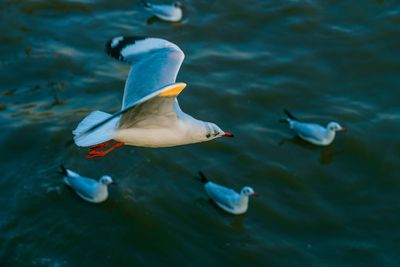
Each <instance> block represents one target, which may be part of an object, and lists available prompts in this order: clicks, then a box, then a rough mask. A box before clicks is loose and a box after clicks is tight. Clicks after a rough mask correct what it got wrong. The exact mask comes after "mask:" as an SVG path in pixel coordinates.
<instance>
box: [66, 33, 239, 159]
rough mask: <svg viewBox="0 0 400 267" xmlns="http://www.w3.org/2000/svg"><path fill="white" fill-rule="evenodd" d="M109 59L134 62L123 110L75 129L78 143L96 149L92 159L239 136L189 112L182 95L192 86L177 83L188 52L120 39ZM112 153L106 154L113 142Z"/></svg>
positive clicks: (95, 116) (92, 117) (110, 45)
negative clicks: (128, 149) (120, 150)
mask: <svg viewBox="0 0 400 267" xmlns="http://www.w3.org/2000/svg"><path fill="white" fill-rule="evenodd" d="M106 51H107V53H108V54H109V55H111V56H112V57H114V58H117V59H119V60H121V61H124V62H127V63H129V64H131V65H132V66H131V70H130V72H129V75H128V78H127V80H126V83H125V90H124V96H123V100H122V108H121V111H118V112H116V113H114V114H113V115H111V114H108V113H105V112H102V111H94V112H92V113H91V114H89V116H87V117H86V118H84V119H83V120H82V121H81V122H80V123H79V125H78V126H77V128H76V129H75V130H74V131H73V135H74V141H75V143H76V145H78V146H81V147H88V146H92V148H91V149H90V151H89V154H88V156H87V158H93V157H99V156H104V155H106V154H107V153H109V152H111V151H112V150H114V149H115V148H117V147H120V146H121V145H123V144H126V145H132V146H142V147H171V146H177V145H184V144H192V143H199V142H204V141H209V140H212V139H215V138H218V137H221V136H225V137H233V134H232V133H229V132H224V131H223V130H221V129H220V128H219V127H218V126H217V125H216V124H214V123H211V122H205V121H201V120H197V119H195V118H193V117H192V116H190V115H188V114H186V113H184V112H183V111H182V110H181V108H180V107H179V104H178V100H177V99H176V97H177V96H178V95H179V94H180V93H181V92H182V90H183V89H184V88H185V87H186V84H185V83H176V82H175V79H176V76H177V74H178V71H179V68H180V66H181V64H182V62H183V59H184V54H183V52H182V51H181V50H180V49H179V47H178V46H177V45H175V44H173V43H171V42H169V41H166V40H163V39H158V38H143V37H125V36H120V37H115V38H113V39H111V40H110V41H109V42H107V44H106ZM112 140H114V141H116V143H115V144H114V145H113V146H112V147H111V148H109V149H106V150H103V151H100V150H101V149H103V148H105V147H107V146H108V145H109V144H111V143H112Z"/></svg>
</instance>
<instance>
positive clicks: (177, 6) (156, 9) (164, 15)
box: [141, 1, 182, 22]
mask: <svg viewBox="0 0 400 267" xmlns="http://www.w3.org/2000/svg"><path fill="white" fill-rule="evenodd" d="M141 3H142V5H143V6H144V8H145V9H146V10H147V11H148V12H149V13H150V14H152V15H153V16H156V17H157V18H159V19H162V20H165V21H171V22H178V21H180V20H181V19H182V4H181V3H180V2H174V3H173V4H167V5H155V4H151V3H149V2H146V1H141Z"/></svg>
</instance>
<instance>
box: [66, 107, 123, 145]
mask: <svg viewBox="0 0 400 267" xmlns="http://www.w3.org/2000/svg"><path fill="white" fill-rule="evenodd" d="M118 115H119V113H116V114H114V115H111V114H108V113H106V112H102V111H98V110H96V111H93V112H92V113H90V114H89V115H88V116H86V118H84V119H83V120H82V121H81V122H80V123H79V124H78V126H77V127H76V129H75V130H73V132H72V134H73V135H74V141H75V144H76V145H78V146H81V147H88V146H93V145H98V144H101V143H104V142H106V141H109V140H111V139H113V138H114V137H115V135H116V134H117V133H116V129H117V127H118V124H119V116H118Z"/></svg>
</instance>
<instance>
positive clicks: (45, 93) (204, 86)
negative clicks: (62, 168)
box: [0, 0, 400, 266]
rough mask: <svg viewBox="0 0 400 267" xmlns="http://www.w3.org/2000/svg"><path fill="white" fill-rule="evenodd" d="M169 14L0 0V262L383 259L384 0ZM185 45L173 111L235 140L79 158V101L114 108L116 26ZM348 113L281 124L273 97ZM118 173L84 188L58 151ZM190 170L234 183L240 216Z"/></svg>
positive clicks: (392, 170) (389, 186)
mask: <svg viewBox="0 0 400 267" xmlns="http://www.w3.org/2000/svg"><path fill="white" fill-rule="evenodd" d="M184 4H185V6H186V10H185V15H186V18H185V19H184V21H183V22H182V23H178V24H167V23H162V22H159V21H156V22H154V23H152V24H147V23H146V20H147V18H148V15H147V14H146V13H145V12H144V11H143V10H141V9H140V8H139V7H138V6H136V4H135V3H134V1H122V0H114V1H101V0H98V1H95V0H93V1H89V0H87V1H81V2H78V1H76V2H75V1H55V0H54V1H50V0H49V1H44V0H42V1H19V0H9V1H5V0H3V1H1V2H0V16H1V23H0V27H1V28H0V30H1V37H0V81H1V83H0V148H1V152H0V158H1V160H0V170H1V176H0V201H1V202H0V203H1V208H0V266H178V265H181V266H400V256H399V241H400V234H399V230H398V226H399V221H400V213H399V211H400V202H399V194H398V192H399V191H400V177H399V175H398V173H399V172H400V165H399V159H400V139H399V132H400V108H399V101H400V90H399V85H400V76H399V73H400V52H399V48H400V30H399V28H400V4H399V2H398V1H390V0H388V1H383V0H381V1H374V0H364V1H345V0H343V1H332V0H331V1H329V0H327V1H322V0H321V1H317V0H307V1H306V0H304V1H302V0H298V1H294V0H292V1H267V0H265V1H261V0H260V1H255V0H254V1H238V0H237V1H228V0H226V1H194V0H190V1H189V0H186V1H185V2H184ZM121 34H126V35H145V36H155V37H162V38H165V39H168V40H170V41H172V42H174V43H176V44H178V45H179V46H180V47H181V48H182V50H183V51H184V52H185V54H186V59H185V62H184V64H183V66H182V69H181V71H180V74H179V76H178V81H182V82H187V83H188V88H187V89H185V91H184V92H183V94H181V95H180V96H179V100H180V104H181V107H182V109H183V110H184V111H186V112H187V113H189V114H192V115H194V116H195V117H197V118H200V119H203V120H208V121H214V122H216V123H218V124H219V125H220V126H221V127H222V128H223V129H226V130H229V131H232V132H234V133H235V135H236V137H235V138H234V139H224V140H222V139H219V140H215V141H212V142H207V143H202V144H196V145H189V146H182V147H174V148H167V149H165V148H164V149H149V148H135V147H123V148H120V149H118V150H116V151H115V152H113V153H112V154H110V155H109V156H107V157H105V158H99V159H93V160H86V159H85V157H84V156H85V154H86V152H87V150H86V149H78V148H77V147H75V146H71V147H66V146H65V143H66V141H67V140H69V139H70V138H71V130H72V129H74V128H75V126H76V125H77V123H78V122H79V121H80V120H81V119H82V118H83V117H84V116H85V115H86V114H88V113H89V112H91V111H92V110H96V109H100V110H103V111H107V112H113V111H116V110H118V109H119V107H120V103H121V99H122V91H123V90H122V89H123V85H124V81H125V78H126V75H127V72H128V69H129V67H128V66H126V65H124V64H122V63H119V62H117V61H116V60H113V59H111V58H109V57H108V56H107V55H105V53H104V44H105V42H106V41H107V40H108V39H109V38H111V37H113V36H116V35H121ZM285 107H286V108H289V109H291V110H292V111H293V112H294V113H295V114H296V115H298V116H299V117H301V118H304V119H307V120H312V121H315V122H319V123H324V124H325V123H326V122H328V121H330V120H336V121H338V122H340V123H341V124H342V125H343V126H344V127H346V128H347V129H348V132H347V133H345V134H340V135H339V136H338V137H337V139H336V140H335V142H334V143H333V144H332V145H331V146H329V147H325V148H320V147H314V146H311V145H308V144H305V143H303V142H301V141H299V140H297V139H293V138H292V137H293V135H292V133H291V132H290V131H289V130H288V129H287V128H286V127H285V125H282V124H279V123H278V120H279V119H280V118H281V116H282V109H283V108H285ZM61 163H64V164H65V165H66V166H67V167H70V168H71V169H74V170H77V171H79V172H81V173H82V174H86V175H88V176H93V177H98V176H100V175H103V174H109V175H111V176H112V177H113V178H114V179H115V180H117V181H118V182H119V186H118V187H113V188H111V189H110V190H111V191H110V199H109V200H108V201H107V202H105V203H103V204H101V205H91V204H89V203H86V202H83V201H82V200H81V199H79V198H78V197H77V196H75V194H73V192H71V191H70V190H68V189H67V188H66V187H65V186H64V185H63V183H62V180H61V178H60V177H59V176H58V175H57V174H56V170H57V168H58V166H59V165H60V164H61ZM200 169H201V170H203V171H204V172H206V173H207V174H208V175H209V176H211V177H213V178H214V180H215V181H217V182H219V183H223V184H226V185H230V186H232V187H234V188H235V189H240V188H241V187H242V186H243V185H251V186H253V187H254V188H255V189H256V191H258V192H259V194H260V195H261V197H259V198H257V199H252V200H251V203H250V208H249V211H248V213H247V214H246V215H244V216H237V217H234V216H230V215H228V214H225V213H224V212H222V211H220V210H219V209H217V208H216V207H215V206H214V205H212V204H210V202H209V201H208V200H207V197H206V195H205V192H204V191H203V188H202V187H201V186H200V184H198V183H197V182H196V181H194V180H193V179H192V176H193V175H194V174H196V172H197V171H198V170H200Z"/></svg>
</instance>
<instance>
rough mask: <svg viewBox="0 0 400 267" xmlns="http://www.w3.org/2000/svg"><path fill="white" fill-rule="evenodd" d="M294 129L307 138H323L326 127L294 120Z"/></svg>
mask: <svg viewBox="0 0 400 267" xmlns="http://www.w3.org/2000/svg"><path fill="white" fill-rule="evenodd" d="M292 129H293V130H294V131H295V132H296V133H297V134H298V135H300V136H302V137H305V138H311V139H316V140H321V139H323V138H324V137H325V132H326V130H325V128H324V127H322V126H321V125H318V124H314V123H303V122H297V121H294V122H293V123H292Z"/></svg>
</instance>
